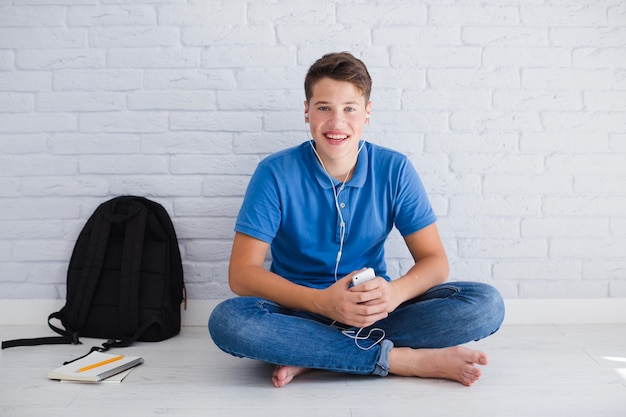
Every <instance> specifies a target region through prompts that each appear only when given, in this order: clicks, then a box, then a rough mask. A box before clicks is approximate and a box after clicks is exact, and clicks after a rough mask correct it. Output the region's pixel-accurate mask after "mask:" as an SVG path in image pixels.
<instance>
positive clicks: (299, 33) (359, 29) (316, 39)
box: [276, 22, 371, 62]
mask: <svg viewBox="0 0 626 417" xmlns="http://www.w3.org/2000/svg"><path fill="white" fill-rule="evenodd" d="M276 34H277V39H278V43H279V44H280V45H285V44H291V43H295V44H298V43H319V44H328V45H329V48H328V50H329V51H330V50H333V51H334V50H345V49H347V48H346V47H343V48H338V47H337V45H341V44H345V45H351V44H353V43H354V40H355V39H361V40H362V41H366V42H367V43H368V44H371V39H370V38H371V32H370V28H369V26H368V25H366V24H360V23H354V22H350V23H346V24H344V23H337V24H326V25H312V24H306V25H277V27H276ZM282 62H287V61H282Z"/></svg>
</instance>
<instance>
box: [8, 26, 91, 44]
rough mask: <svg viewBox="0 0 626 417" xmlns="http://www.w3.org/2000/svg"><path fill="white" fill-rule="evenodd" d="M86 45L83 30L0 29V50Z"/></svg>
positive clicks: (85, 32)
mask: <svg viewBox="0 0 626 417" xmlns="http://www.w3.org/2000/svg"><path fill="white" fill-rule="evenodd" d="M87 45H88V40H87V31H86V30H85V29H65V28H57V27H53V28H0V48H7V49H47V48H85V47H87Z"/></svg>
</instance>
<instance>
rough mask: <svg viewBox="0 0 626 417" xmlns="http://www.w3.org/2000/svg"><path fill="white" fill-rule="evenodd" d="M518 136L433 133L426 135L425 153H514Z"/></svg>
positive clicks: (493, 133) (489, 133)
mask: <svg viewBox="0 0 626 417" xmlns="http://www.w3.org/2000/svg"><path fill="white" fill-rule="evenodd" d="M518 142H519V138H518V134H516V133H501V132H497V133H495V132H480V133H478V132H472V133H459V132H445V133H442V132H435V133H429V134H427V135H426V140H425V146H424V150H425V151H427V152H447V153H452V152H469V153H480V152H482V153H495V152H507V153H510V152H514V151H515V150H517V148H518Z"/></svg>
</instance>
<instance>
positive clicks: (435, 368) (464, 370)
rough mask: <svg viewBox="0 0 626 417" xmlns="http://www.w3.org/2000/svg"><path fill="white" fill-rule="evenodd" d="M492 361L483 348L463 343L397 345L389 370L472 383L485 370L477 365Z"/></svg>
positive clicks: (397, 372)
mask: <svg viewBox="0 0 626 417" xmlns="http://www.w3.org/2000/svg"><path fill="white" fill-rule="evenodd" d="M488 362H489V359H488V358H487V355H486V354H484V353H483V352H481V351H479V350H472V349H468V348H465V347H461V346H455V347H449V348H443V349H411V348H393V349H391V352H389V373H392V374H394V375H399V376H419V377H423V378H444V379H451V380H453V381H457V382H460V383H461V384H463V385H467V386H470V385H472V384H473V383H474V382H476V381H478V379H479V378H480V376H481V374H482V372H481V371H480V369H478V368H477V367H476V366H475V365H477V364H478V365H487V363H488Z"/></svg>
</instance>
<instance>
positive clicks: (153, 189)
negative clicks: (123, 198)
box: [108, 175, 202, 198]
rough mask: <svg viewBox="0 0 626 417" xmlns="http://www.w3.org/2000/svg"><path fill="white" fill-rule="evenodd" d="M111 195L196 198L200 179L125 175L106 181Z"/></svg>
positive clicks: (200, 182)
mask: <svg viewBox="0 0 626 417" xmlns="http://www.w3.org/2000/svg"><path fill="white" fill-rule="evenodd" d="M108 183H109V184H110V190H111V193H112V194H115V195H122V194H128V192H129V190H132V193H133V194H138V195H142V196H146V197H166V198H171V197H178V196H184V197H188V196H198V195H200V194H201V193H202V178H200V177H197V178H194V177H192V176H189V175H187V176H184V177H183V176H174V175H133V176H132V177H130V176H127V175H121V176H114V177H112V178H109V179H108Z"/></svg>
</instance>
